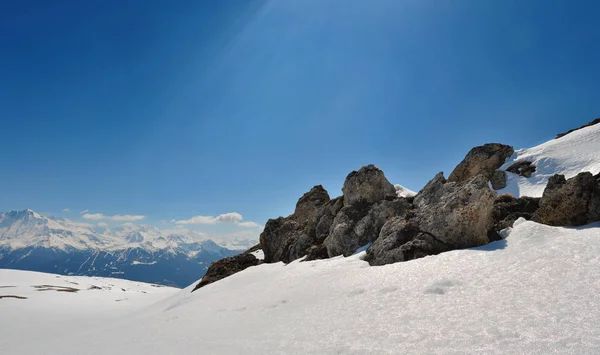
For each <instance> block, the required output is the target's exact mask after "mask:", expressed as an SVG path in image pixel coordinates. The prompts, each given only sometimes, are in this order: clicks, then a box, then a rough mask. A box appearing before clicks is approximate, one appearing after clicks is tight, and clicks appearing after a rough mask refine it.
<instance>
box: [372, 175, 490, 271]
mask: <svg viewBox="0 0 600 355" xmlns="http://www.w3.org/2000/svg"><path fill="white" fill-rule="evenodd" d="M495 195H496V194H495V193H494V192H493V191H492V190H490V188H489V186H488V185H487V178H486V176H484V175H477V176H476V177H474V178H472V179H470V180H469V181H467V182H464V183H457V182H448V181H446V179H445V178H444V174H443V173H439V174H437V175H436V176H435V177H434V178H433V179H432V180H431V181H430V182H429V183H428V184H427V185H426V186H425V187H424V188H423V189H422V190H421V191H420V192H419V193H418V194H417V196H416V197H415V199H414V203H413V205H414V210H413V211H408V212H407V213H406V215H405V216H401V217H392V218H390V219H388V220H387V222H386V223H385V225H384V226H383V227H382V228H381V231H380V233H379V237H378V238H377V239H376V240H375V241H374V242H373V244H372V245H371V247H370V248H369V249H367V256H366V260H367V261H369V263H370V264H371V265H383V264H389V263H394V262H398V261H406V260H411V259H415V258H420V257H423V256H426V255H434V254H438V253H441V252H444V251H448V250H453V249H461V248H469V247H475V246H480V245H484V244H487V243H488V241H489V239H488V236H487V233H488V230H489V229H490V227H491V226H492V211H493V206H494V199H495Z"/></svg>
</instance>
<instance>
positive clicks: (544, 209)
mask: <svg viewBox="0 0 600 355" xmlns="http://www.w3.org/2000/svg"><path fill="white" fill-rule="evenodd" d="M533 220H534V221H536V222H539V223H543V224H548V225H551V226H581V225H584V224H588V223H592V222H595V221H598V220H600V186H599V185H598V182H597V180H596V178H595V177H594V176H593V175H592V174H591V173H589V172H585V173H579V174H578V175H576V176H574V177H572V178H570V179H568V180H566V179H565V176H564V175H559V174H556V175H554V176H552V177H550V179H548V184H547V185H546V189H545V190H544V194H543V195H542V198H541V200H540V208H539V209H538V210H537V212H536V213H535V215H534V217H533Z"/></svg>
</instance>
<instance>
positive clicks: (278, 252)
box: [260, 185, 335, 263]
mask: <svg viewBox="0 0 600 355" xmlns="http://www.w3.org/2000/svg"><path fill="white" fill-rule="evenodd" d="M334 209H335V204H334V205H333V206H332V205H331V203H330V199H329V194H328V193H327V191H326V190H325V189H324V188H323V186H321V185H317V186H315V187H313V188H312V189H311V190H310V191H309V192H307V193H306V194H304V195H303V196H302V197H300V199H299V200H298V203H296V209H295V210H294V213H293V214H292V215H290V216H288V217H279V218H276V219H270V220H268V221H267V223H266V224H265V229H264V230H263V232H262V233H261V235H260V244H261V246H262V248H263V251H264V253H265V262H268V263H273V262H278V261H283V262H285V263H289V262H290V261H292V260H295V259H298V258H300V257H302V256H304V255H306V253H307V250H308V248H310V247H311V245H313V244H315V243H316V242H318V238H317V235H316V229H317V226H318V224H319V222H321V219H317V215H318V213H319V212H321V214H323V216H322V217H325V218H326V217H327V216H328V212H329V211H332V210H334ZM323 223H324V224H325V225H326V223H327V221H323ZM321 228H324V227H323V226H321Z"/></svg>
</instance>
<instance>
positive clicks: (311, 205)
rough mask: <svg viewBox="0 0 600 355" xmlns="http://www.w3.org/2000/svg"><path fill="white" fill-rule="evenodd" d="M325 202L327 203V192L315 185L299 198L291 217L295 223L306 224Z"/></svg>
mask: <svg viewBox="0 0 600 355" xmlns="http://www.w3.org/2000/svg"><path fill="white" fill-rule="evenodd" d="M327 202H329V194H328V193H327V190H325V189H324V188H323V186H321V185H317V186H315V187H313V188H312V189H310V191H309V192H307V193H305V194H304V195H303V196H302V197H300V199H299V200H298V202H297V203H296V209H295V210H294V214H293V215H292V216H293V217H294V219H295V220H296V221H297V222H299V223H306V222H308V220H309V219H310V218H311V217H312V216H314V214H315V213H316V212H317V211H318V210H319V208H321V207H322V206H323V205H325V204H326V203H327Z"/></svg>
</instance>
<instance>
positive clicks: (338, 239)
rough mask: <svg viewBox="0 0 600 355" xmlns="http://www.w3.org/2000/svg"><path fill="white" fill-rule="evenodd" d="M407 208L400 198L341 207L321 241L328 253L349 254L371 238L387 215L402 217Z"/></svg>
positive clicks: (333, 254)
mask: <svg viewBox="0 0 600 355" xmlns="http://www.w3.org/2000/svg"><path fill="white" fill-rule="evenodd" d="M409 208H410V204H409V203H408V202H406V200H405V199H404V198H397V199H395V200H393V201H388V200H384V201H381V202H380V203H377V204H374V205H367V204H364V203H363V204H354V205H350V206H345V207H343V208H342V209H341V210H340V212H339V213H338V214H337V215H336V217H335V219H334V221H333V223H332V225H331V230H330V233H329V236H328V237H327V238H326V239H325V242H324V245H325V246H326V247H327V252H328V254H329V256H330V257H332V256H337V255H344V256H349V255H352V254H353V253H354V251H356V249H358V248H360V247H362V246H364V245H366V244H368V243H370V242H373V241H375V240H376V239H377V237H378V236H379V232H380V230H381V228H382V227H383V225H384V224H385V223H386V221H387V220H388V219H389V218H390V217H393V216H405V215H406V214H407V213H408V211H409Z"/></svg>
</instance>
